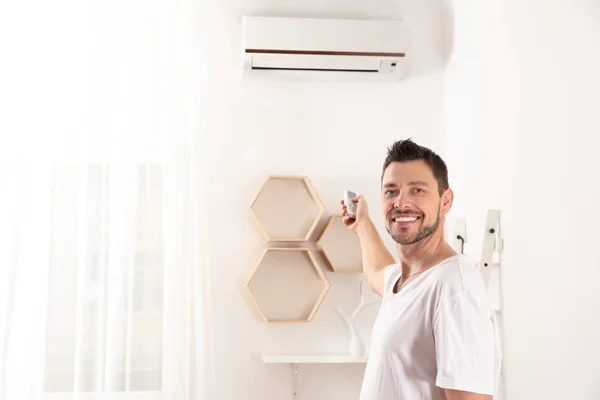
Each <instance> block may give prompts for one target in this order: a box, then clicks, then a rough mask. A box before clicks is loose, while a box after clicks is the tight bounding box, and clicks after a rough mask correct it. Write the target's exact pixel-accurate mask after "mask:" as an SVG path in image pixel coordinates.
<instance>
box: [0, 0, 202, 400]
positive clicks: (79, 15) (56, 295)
mask: <svg viewBox="0 0 600 400" xmlns="http://www.w3.org/2000/svg"><path fill="white" fill-rule="evenodd" d="M7 3H8V2H7ZM12 3H13V4H3V5H1V6H0V15H1V16H0V30H2V32H0V33H1V35H0V36H2V39H0V40H2V42H1V43H2V49H3V50H5V54H8V55H9V56H8V57H7V58H5V59H10V60H11V62H9V63H8V64H7V66H6V68H5V69H4V72H3V74H2V75H3V77H2V78H0V79H1V81H0V83H1V84H2V85H0V86H1V87H3V88H4V89H2V91H3V93H4V94H2V95H0V96H1V98H0V99H1V102H0V107H1V108H0V109H1V110H2V114H3V115H2V119H1V121H0V157H1V158H0V399H1V400H30V399H36V400H37V399H77V400H78V399H99V400H100V399H101V400H108V399H123V400H129V399H161V400H163V399H164V400H167V399H168V400H178V399H185V400H187V399H205V398H209V396H210V390H211V388H210V382H211V380H210V374H209V372H210V368H209V366H210V357H209V355H210V354H209V352H208V351H207V348H208V346H207V342H208V340H209V336H208V334H207V333H208V332H209V331H208V328H207V318H206V315H205V312H204V310H205V292H204V280H203V274H204V269H203V266H204V262H203V259H205V255H204V253H203V249H202V247H201V245H202V230H201V228H202V196H201V187H200V185H201V182H202V179H201V171H200V170H199V165H200V162H199V156H198V155H199V146H198V140H197V135H198V134H199V133H198V131H197V130H198V129H197V119H198V117H197V116H196V109H197V107H198V102H199V100H198V99H199V98H198V97H197V96H198V88H199V82H200V80H199V78H198V77H197V76H198V74H201V68H199V66H200V63H199V60H198V57H197V56H196V55H195V54H196V53H197V48H196V47H197V31H196V27H195V26H196V23H195V21H194V18H195V16H197V15H198V14H197V11H198V10H197V9H196V6H195V3H194V2H191V1H190V2H188V1H183V0H170V1H167V0H150V1H147V0H146V1H141V0H140V1H126V0H119V1H116V0H113V1H102V2H100V1H98V2H92V1H85V0H77V1H75V0H72V1H71V0H61V1H57V2H42V1H39V2H33V3H34V4H31V2H22V3H21V2H12Z"/></svg>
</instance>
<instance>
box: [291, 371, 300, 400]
mask: <svg viewBox="0 0 600 400" xmlns="http://www.w3.org/2000/svg"><path fill="white" fill-rule="evenodd" d="M298 372H299V368H298V364H296V363H292V398H293V399H294V400H295V399H297V398H298Z"/></svg>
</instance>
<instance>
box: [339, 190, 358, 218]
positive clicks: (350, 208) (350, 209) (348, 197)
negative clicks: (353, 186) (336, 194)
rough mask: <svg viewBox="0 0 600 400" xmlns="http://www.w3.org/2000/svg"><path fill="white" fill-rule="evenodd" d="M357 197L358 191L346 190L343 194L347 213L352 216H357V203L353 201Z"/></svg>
mask: <svg viewBox="0 0 600 400" xmlns="http://www.w3.org/2000/svg"><path fill="white" fill-rule="evenodd" d="M355 197H356V193H354V192H351V191H349V190H344V194H343V195H342V199H343V200H344V205H345V206H346V215H347V216H349V217H351V218H356V203H354V202H353V201H352V199H353V198H355Z"/></svg>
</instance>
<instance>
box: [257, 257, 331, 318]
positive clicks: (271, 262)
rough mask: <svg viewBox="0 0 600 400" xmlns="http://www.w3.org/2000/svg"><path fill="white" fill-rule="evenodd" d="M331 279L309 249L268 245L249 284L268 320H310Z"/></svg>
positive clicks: (262, 312) (260, 310)
mask: <svg viewBox="0 0 600 400" xmlns="http://www.w3.org/2000/svg"><path fill="white" fill-rule="evenodd" d="M329 286H330V284H329V281H328V280H327V277H326V276H325V274H324V272H323V270H322V269H321V268H320V267H319V264H318V263H317V261H316V259H315V257H314V255H313V254H312V251H311V250H310V249H308V248H282V247H280V248H268V249H265V251H264V252H263V254H262V256H261V258H260V260H259V262H258V263H257V264H256V267H255V269H254V271H253V273H252V276H251V277H250V279H249V280H248V283H247V284H246V287H247V289H248V291H249V293H250V297H251V298H252V300H253V302H254V304H255V305H256V308H257V309H258V311H259V313H260V315H261V317H262V319H263V320H264V321H265V322H311V321H312V319H313V317H314V316H315V313H316V312H317V310H318V309H319V307H320V306H321V303H322V302H323V299H324V298H325V295H326V294H327V292H328V291H329Z"/></svg>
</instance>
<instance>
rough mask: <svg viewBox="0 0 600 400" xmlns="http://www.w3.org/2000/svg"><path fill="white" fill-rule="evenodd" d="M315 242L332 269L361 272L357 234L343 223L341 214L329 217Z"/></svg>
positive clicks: (335, 270)
mask: <svg viewBox="0 0 600 400" xmlns="http://www.w3.org/2000/svg"><path fill="white" fill-rule="evenodd" d="M316 244H317V247H318V249H319V251H320V252H321V255H322V256H323V258H324V259H325V261H326V262H327V266H328V267H329V268H330V269H331V270H332V271H334V272H363V269H362V251H361V249H360V241H359V239H358V235H356V234H355V233H353V232H351V231H350V230H349V229H348V228H347V227H346V226H345V225H344V220H343V216H342V215H341V214H334V215H332V216H331V217H329V219H328V220H327V223H326V224H325V227H324V228H323V232H322V233H321V236H320V237H319V239H318V240H317V243H316Z"/></svg>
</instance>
